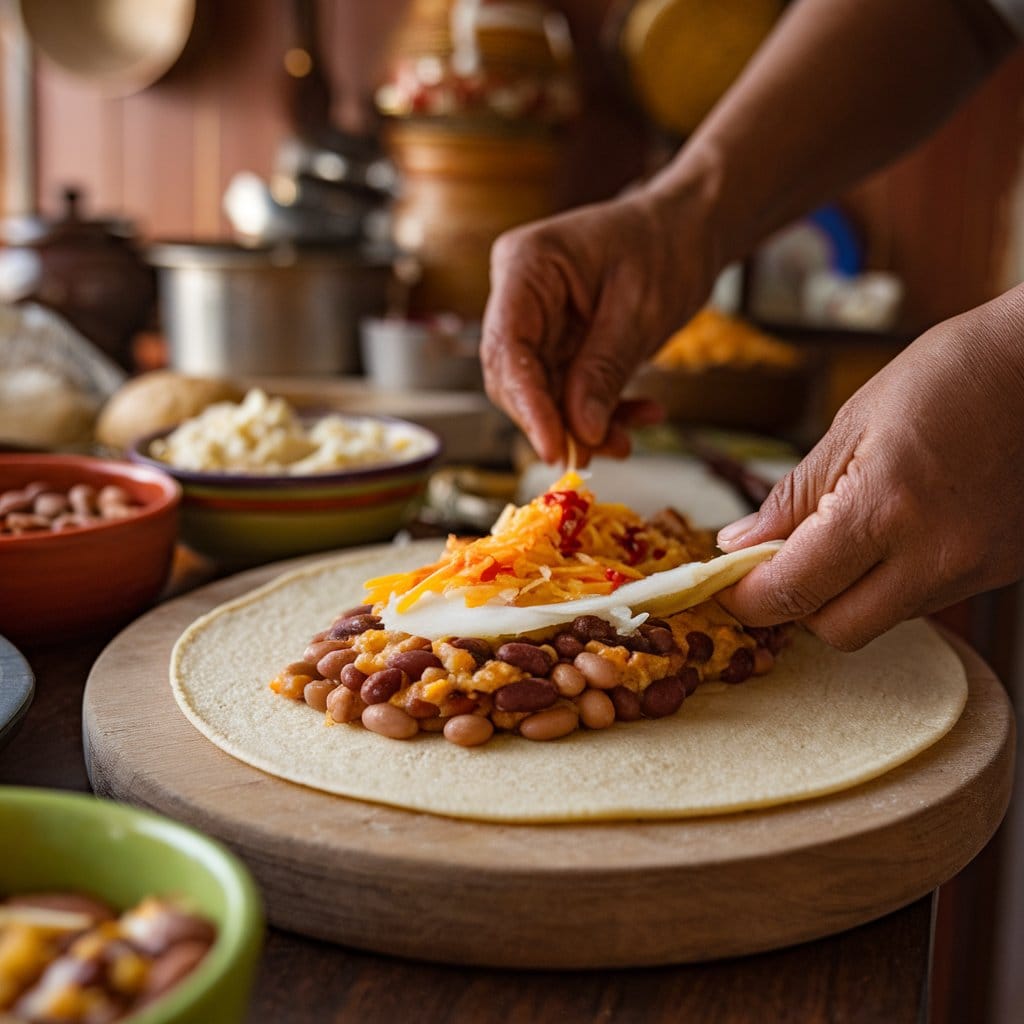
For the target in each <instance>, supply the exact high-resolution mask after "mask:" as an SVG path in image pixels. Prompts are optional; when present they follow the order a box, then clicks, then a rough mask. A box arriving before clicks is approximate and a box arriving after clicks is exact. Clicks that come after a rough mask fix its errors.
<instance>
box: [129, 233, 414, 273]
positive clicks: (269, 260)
mask: <svg viewBox="0 0 1024 1024" xmlns="http://www.w3.org/2000/svg"><path fill="white" fill-rule="evenodd" d="M145 254H146V259H147V260H148V261H149V262H150V263H151V264H152V265H153V266H156V267H168V268H172V269H183V268H186V267H194V268H206V269H224V270H236V269H242V268H246V267H268V266H271V267H297V266H304V267H305V266H334V267H346V268H351V267H369V268H377V267H379V268H385V267H391V266H392V264H393V263H394V262H395V258H396V255H397V254H396V253H395V252H394V251H393V250H391V249H389V248H385V247H381V246H376V247H368V246H365V245H345V246H324V245H273V246H270V245H263V246H253V247H247V246H243V245H239V244H238V243H236V242H227V241H225V242H189V241H177V240H167V241H164V242H155V243H154V244H152V245H150V246H148V247H147V249H146V251H145Z"/></svg>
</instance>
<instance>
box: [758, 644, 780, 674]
mask: <svg viewBox="0 0 1024 1024" xmlns="http://www.w3.org/2000/svg"><path fill="white" fill-rule="evenodd" d="M773 668H775V655H774V654H772V652H771V651H770V650H768V648H767V647H758V648H757V649H756V650H755V651H754V675H755V676H763V675H767V674H768V673H769V672H771V670H772V669H773Z"/></svg>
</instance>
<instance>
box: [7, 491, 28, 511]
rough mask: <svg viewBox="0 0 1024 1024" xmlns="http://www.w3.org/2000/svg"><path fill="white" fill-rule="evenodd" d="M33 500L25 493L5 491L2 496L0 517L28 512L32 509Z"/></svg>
mask: <svg viewBox="0 0 1024 1024" xmlns="http://www.w3.org/2000/svg"><path fill="white" fill-rule="evenodd" d="M32 500H33V499H32V498H30V497H29V496H28V495H27V494H26V493H25V492H24V491H4V492H3V493H2V494H0V516H6V515H8V514H9V513H11V512H28V511H30V510H31V508H32Z"/></svg>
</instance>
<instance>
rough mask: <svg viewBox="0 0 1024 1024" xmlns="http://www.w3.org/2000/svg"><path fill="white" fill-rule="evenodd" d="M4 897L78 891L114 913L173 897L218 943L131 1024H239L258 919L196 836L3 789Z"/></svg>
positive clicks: (253, 893) (232, 863) (132, 815)
mask: <svg viewBox="0 0 1024 1024" xmlns="http://www.w3.org/2000/svg"><path fill="white" fill-rule="evenodd" d="M0 836H2V837H3V841H2V843H0V851H2V852H0V894H3V895H8V894H11V893H17V892H32V891H40V890H50V891H53V890H60V889H78V890H83V891H86V892H89V893H92V894H94V895H96V896H97V897H99V898H100V899H103V900H106V901H108V902H109V903H111V904H113V905H114V906H115V907H119V908H127V907H130V906H133V905H134V904H135V903H137V902H138V901H139V900H141V899H142V898H143V897H144V896H149V895H157V896H175V897H178V898H180V899H182V900H184V901H185V902H186V903H187V904H188V905H189V906H190V907H191V908H193V909H195V910H196V911H198V912H200V913H202V914H204V915H205V916H206V917H208V918H209V919H210V920H211V921H213V922H214V923H215V924H216V925H217V941H216V942H215V943H214V945H213V948H212V949H211V950H210V952H209V953H208V954H207V955H206V958H205V959H204V960H203V962H202V963H201V964H200V965H199V967H197V968H196V970H195V971H194V972H193V973H192V974H190V975H189V976H188V977H187V978H186V979H185V980H184V981H183V982H182V983H181V984H180V985H178V986H177V987H175V988H174V989H172V990H171V991H170V992H168V993H167V995H166V996H165V997H164V998H163V999H161V1000H159V1001H158V1002H156V1003H154V1004H153V1005H152V1006H151V1007H149V1008H147V1009H146V1010H143V1011H141V1012H140V1013H137V1014H135V1015H134V1016H133V1017H132V1018H131V1021H132V1024H211V1022H213V1021H216V1022H217V1024H232V1022H235V1021H241V1020H242V1018H243V1016H244V1013H245V1008H246V1003H247V1001H248V994H249V986H250V983H251V981H252V974H253V970H254V968H255V965H256V959H257V956H258V955H259V949H260V941H261V937H262V932H263V913H262V908H261V904H260V897H259V893H258V892H257V890H256V886H255V884H254V883H253V881H252V878H251V877H250V875H249V873H248V871H246V869H245V868H244V867H243V866H242V864H241V863H240V862H239V861H238V860H237V859H236V858H235V857H234V856H233V855H232V854H230V853H228V851H227V850H225V849H224V847H222V846H220V845H219V844H218V843H215V842H213V841H212V840H210V839H207V838H206V837H205V836H202V835H200V834H199V833H198V832H194V831H192V829H189V828H186V827H185V826H183V825H179V824H177V823H176V822H173V821H170V820H168V819H167V818H161V817H158V816H157V815H155V814H150V813H149V812H147V811H140V810H137V809H136V808H133V807H127V806H125V805H123V804H116V803H113V802H111V801H108V800H99V799H96V798H95V797H90V796H82V795H79V794H75V793H62V792H57V791H53V790H45V789H22V788H17V787H11V786H0Z"/></svg>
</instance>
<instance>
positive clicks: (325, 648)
mask: <svg viewBox="0 0 1024 1024" xmlns="http://www.w3.org/2000/svg"><path fill="white" fill-rule="evenodd" d="M346 647H348V641H346V640H311V641H310V642H309V644H307V645H306V649H305V650H304V651H303V652H302V660H303V661H308V662H309V663H310V664H311V665H316V664H318V663H319V661H320V659H321V658H322V657H323V656H324V655H325V654H330V653H331V651H340V650H343V649H344V648H346Z"/></svg>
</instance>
